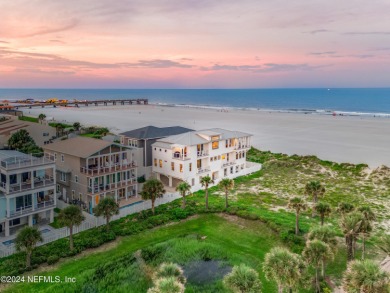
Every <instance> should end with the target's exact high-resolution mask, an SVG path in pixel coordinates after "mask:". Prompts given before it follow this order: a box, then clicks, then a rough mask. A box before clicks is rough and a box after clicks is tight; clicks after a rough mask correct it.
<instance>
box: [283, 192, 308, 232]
mask: <svg viewBox="0 0 390 293" xmlns="http://www.w3.org/2000/svg"><path fill="white" fill-rule="evenodd" d="M288 207H289V208H290V209H292V210H294V211H295V235H298V234H299V215H300V213H301V212H302V211H304V210H306V209H307V204H306V202H305V200H304V199H303V198H301V197H297V196H296V197H293V198H290V200H289V201H288Z"/></svg>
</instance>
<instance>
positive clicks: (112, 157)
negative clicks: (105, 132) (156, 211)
mask: <svg viewBox="0 0 390 293" xmlns="http://www.w3.org/2000/svg"><path fill="white" fill-rule="evenodd" d="M44 151H45V154H48V155H50V156H53V157H54V159H55V164H56V167H57V186H56V189H57V192H58V193H59V195H60V196H59V199H61V200H63V201H65V202H67V203H73V204H77V205H79V206H81V207H82V208H83V209H84V210H85V211H87V212H89V213H91V214H92V213H93V208H94V207H95V206H96V205H97V204H98V203H99V202H100V200H101V199H102V198H104V197H107V196H109V197H112V198H114V199H115V201H116V202H118V203H119V205H120V206H121V207H122V206H126V205H129V204H132V203H134V202H137V201H140V199H139V198H138V194H137V164H136V161H135V159H134V153H133V151H132V150H131V149H130V148H127V147H124V146H122V145H120V144H117V143H113V142H109V141H104V140H101V139H94V138H88V137H81V136H77V137H74V138H70V139H66V140H62V141H58V142H55V143H52V144H49V145H46V146H44Z"/></svg>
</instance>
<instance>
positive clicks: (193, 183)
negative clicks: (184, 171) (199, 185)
mask: <svg viewBox="0 0 390 293" xmlns="http://www.w3.org/2000/svg"><path fill="white" fill-rule="evenodd" d="M191 183H192V186H194V185H195V179H194V178H192V180H191Z"/></svg>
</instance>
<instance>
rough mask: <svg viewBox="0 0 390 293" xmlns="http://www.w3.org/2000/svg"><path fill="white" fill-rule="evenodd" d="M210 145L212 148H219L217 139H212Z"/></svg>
mask: <svg viewBox="0 0 390 293" xmlns="http://www.w3.org/2000/svg"><path fill="white" fill-rule="evenodd" d="M211 146H212V148H213V150H215V149H218V148H219V141H213V142H212V144H211Z"/></svg>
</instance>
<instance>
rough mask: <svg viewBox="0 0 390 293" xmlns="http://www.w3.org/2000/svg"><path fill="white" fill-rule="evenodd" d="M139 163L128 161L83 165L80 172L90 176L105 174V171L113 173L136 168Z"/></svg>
mask: <svg viewBox="0 0 390 293" xmlns="http://www.w3.org/2000/svg"><path fill="white" fill-rule="evenodd" d="M136 167H137V165H136V164H135V162H131V163H127V164H115V165H112V166H104V167H103V166H101V167H97V166H89V167H81V168H80V172H81V173H83V174H87V175H90V176H95V175H99V174H105V173H111V172H115V171H123V170H128V169H132V168H136Z"/></svg>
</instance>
